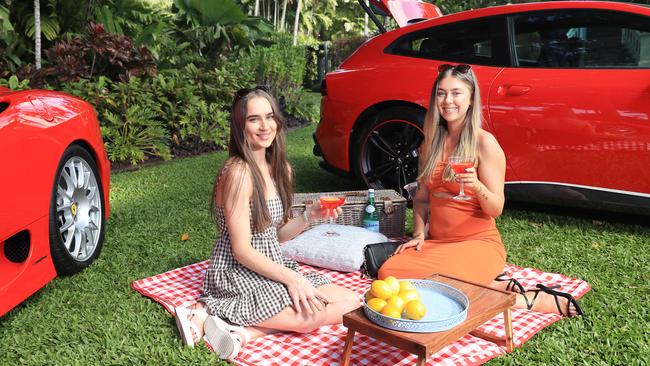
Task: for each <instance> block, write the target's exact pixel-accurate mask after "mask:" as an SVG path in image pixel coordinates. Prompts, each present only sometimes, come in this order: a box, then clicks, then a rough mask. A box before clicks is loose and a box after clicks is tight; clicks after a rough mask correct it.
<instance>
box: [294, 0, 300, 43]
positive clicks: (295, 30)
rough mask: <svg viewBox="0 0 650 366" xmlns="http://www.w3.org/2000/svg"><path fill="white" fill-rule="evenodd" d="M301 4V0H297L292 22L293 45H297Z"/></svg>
mask: <svg viewBox="0 0 650 366" xmlns="http://www.w3.org/2000/svg"><path fill="white" fill-rule="evenodd" d="M301 5H302V0H298V5H297V6H296V19H295V21H294V22H293V45H294V46H296V45H298V26H300V6H301Z"/></svg>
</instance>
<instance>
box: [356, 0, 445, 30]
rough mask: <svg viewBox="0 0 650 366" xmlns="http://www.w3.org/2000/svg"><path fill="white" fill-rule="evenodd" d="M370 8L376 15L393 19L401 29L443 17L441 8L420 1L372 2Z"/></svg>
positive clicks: (373, 0)
mask: <svg viewBox="0 0 650 366" xmlns="http://www.w3.org/2000/svg"><path fill="white" fill-rule="evenodd" d="M362 1H363V0H359V2H360V3H361V2H362ZM370 8H371V9H372V11H373V12H374V13H376V14H379V15H384V16H390V17H392V18H393V19H395V21H396V22H397V24H398V25H399V26H400V27H404V26H406V25H409V24H413V23H417V22H419V21H422V20H427V19H433V18H437V17H440V16H442V12H441V11H440V8H438V7H437V6H435V5H433V4H430V3H425V2H423V1H420V0H370Z"/></svg>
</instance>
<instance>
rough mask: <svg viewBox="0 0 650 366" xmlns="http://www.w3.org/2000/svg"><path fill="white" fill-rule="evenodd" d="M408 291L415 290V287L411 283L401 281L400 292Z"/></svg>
mask: <svg viewBox="0 0 650 366" xmlns="http://www.w3.org/2000/svg"><path fill="white" fill-rule="evenodd" d="M406 290H415V286H413V284H412V283H411V282H409V281H399V292H402V291H406Z"/></svg>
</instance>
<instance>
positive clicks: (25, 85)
mask: <svg viewBox="0 0 650 366" xmlns="http://www.w3.org/2000/svg"><path fill="white" fill-rule="evenodd" d="M0 86H4V87H5V88H9V89H11V90H27V89H29V80H28V79H23V80H19V79H18V77H16V75H11V76H10V77H9V78H8V79H1V78H0Z"/></svg>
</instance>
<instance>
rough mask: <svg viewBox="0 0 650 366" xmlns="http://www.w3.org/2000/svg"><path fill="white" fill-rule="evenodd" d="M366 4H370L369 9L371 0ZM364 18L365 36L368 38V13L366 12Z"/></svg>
mask: <svg viewBox="0 0 650 366" xmlns="http://www.w3.org/2000/svg"><path fill="white" fill-rule="evenodd" d="M366 4H368V7H370V0H368V1H366ZM363 13H364V17H363V36H364V37H366V38H368V13H366V12H365V11H364V12H363Z"/></svg>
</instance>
